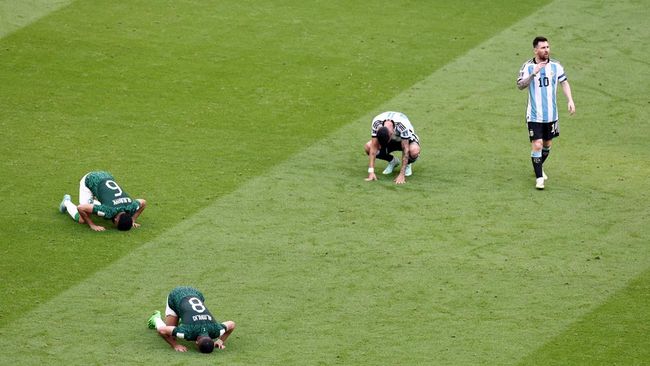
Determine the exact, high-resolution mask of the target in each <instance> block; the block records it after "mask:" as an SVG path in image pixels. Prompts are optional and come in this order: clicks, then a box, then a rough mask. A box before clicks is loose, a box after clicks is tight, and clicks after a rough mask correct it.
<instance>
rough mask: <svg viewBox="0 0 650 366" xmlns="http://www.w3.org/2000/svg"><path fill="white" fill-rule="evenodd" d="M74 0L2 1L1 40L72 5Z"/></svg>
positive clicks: (0, 12) (0, 4) (0, 7)
mask: <svg viewBox="0 0 650 366" xmlns="http://www.w3.org/2000/svg"><path fill="white" fill-rule="evenodd" d="M72 1H73V0H29V1H14V0H0V38H3V37H6V36H7V35H9V34H11V33H13V32H15V31H17V30H19V29H21V28H23V27H26V26H28V25H30V24H31V23H33V22H35V21H37V20H39V19H41V18H43V17H45V16H47V15H48V14H50V13H52V12H54V11H57V10H59V9H61V8H63V7H65V6H68V5H69V4H71V3H72Z"/></svg>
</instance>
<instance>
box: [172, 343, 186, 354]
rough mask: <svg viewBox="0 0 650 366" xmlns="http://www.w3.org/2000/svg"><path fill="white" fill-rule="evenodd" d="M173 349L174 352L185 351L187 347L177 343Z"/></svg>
mask: <svg viewBox="0 0 650 366" xmlns="http://www.w3.org/2000/svg"><path fill="white" fill-rule="evenodd" d="M174 351H176V352H187V347H185V346H183V345H182V344H177V345H175V346H174Z"/></svg>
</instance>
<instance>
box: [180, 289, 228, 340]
mask: <svg viewBox="0 0 650 366" xmlns="http://www.w3.org/2000/svg"><path fill="white" fill-rule="evenodd" d="M204 301H205V298H204V297H203V294H202V293H201V291H199V290H197V289H195V288H192V287H176V288H174V289H173V290H172V292H171V293H170V294H169V297H168V304H169V307H170V308H171V309H172V310H174V312H175V313H176V315H178V317H179V318H180V323H181V324H180V325H179V326H177V327H176V328H174V331H173V332H172V335H173V336H174V337H178V338H181V339H186V340H190V341H194V340H196V338H198V337H199V336H201V335H203V336H209V337H210V338H213V339H214V338H218V337H219V336H221V335H222V334H223V333H224V332H225V331H226V329H225V327H224V326H223V325H222V324H221V323H220V322H219V321H217V320H216V319H215V318H214V317H213V316H212V314H211V313H210V311H209V310H208V308H206V307H205V305H204V304H203V302H204Z"/></svg>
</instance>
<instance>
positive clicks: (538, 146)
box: [532, 140, 544, 151]
mask: <svg viewBox="0 0 650 366" xmlns="http://www.w3.org/2000/svg"><path fill="white" fill-rule="evenodd" d="M543 145H544V144H543V140H534V141H533V142H532V147H533V150H535V151H539V150H541V149H542V146H543Z"/></svg>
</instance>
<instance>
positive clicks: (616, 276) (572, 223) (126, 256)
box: [0, 1, 650, 365]
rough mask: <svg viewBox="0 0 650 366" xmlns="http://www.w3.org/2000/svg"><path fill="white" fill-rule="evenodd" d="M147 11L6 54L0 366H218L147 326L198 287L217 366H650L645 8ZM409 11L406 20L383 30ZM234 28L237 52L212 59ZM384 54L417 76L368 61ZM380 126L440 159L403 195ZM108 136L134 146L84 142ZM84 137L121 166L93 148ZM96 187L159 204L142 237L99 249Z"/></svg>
mask: <svg viewBox="0 0 650 366" xmlns="http://www.w3.org/2000/svg"><path fill="white" fill-rule="evenodd" d="M145 4H146V3H144V2H143V3H142V4H140V3H134V5H132V6H131V8H129V9H120V8H119V6H117V5H110V4H109V3H107V4H105V5H102V9H109V8H110V7H115V8H113V9H110V10H111V12H108V11H107V12H106V14H109V13H110V14H115V15H114V16H113V17H110V16H107V15H106V14H104V13H103V12H97V11H96V9H97V5H96V4H93V5H92V6H91V4H86V3H83V2H81V3H74V4H73V5H72V6H70V7H68V8H65V9H63V10H62V11H60V12H57V13H55V14H53V15H51V16H50V17H48V18H46V19H43V20H42V21H40V22H38V23H36V24H34V25H32V26H30V27H29V28H26V29H24V30H23V31H19V32H17V33H14V34H12V35H11V36H9V37H7V38H5V39H3V40H2V41H1V43H0V45H1V46H2V47H0V52H2V53H1V54H0V62H2V63H3V64H4V65H6V67H4V66H3V69H7V68H9V69H11V70H13V71H15V72H12V73H7V74H5V73H3V74H0V78H2V79H0V83H1V84H2V85H9V86H10V87H9V88H6V89H5V88H2V89H0V90H2V93H3V94H2V97H1V99H0V100H2V101H3V102H2V103H4V104H5V105H6V106H7V108H6V109H5V108H3V110H7V111H10V112H9V113H6V114H3V117H2V120H0V123H1V124H2V128H3V131H9V132H10V133H7V134H2V135H1V136H2V139H3V140H2V142H3V143H2V144H1V145H0V146H2V147H0V149H2V150H0V151H1V152H2V155H3V156H5V157H7V158H6V159H5V160H3V162H2V164H3V165H2V168H3V173H2V174H3V175H2V177H3V179H2V181H3V182H8V181H10V183H8V184H5V185H3V186H2V190H0V192H1V193H0V194H1V195H2V197H3V201H5V202H7V207H6V209H5V211H4V213H3V217H2V224H0V225H2V232H3V234H4V233H8V236H6V238H7V239H3V244H2V246H1V247H0V248H1V250H2V254H3V258H7V260H5V261H3V263H2V264H1V266H2V267H1V269H2V273H10V274H11V276H3V284H2V285H1V286H2V288H1V290H2V291H1V293H2V294H3V295H2V296H3V297H2V304H3V306H2V309H0V315H1V316H2V319H3V320H4V326H3V327H2V328H0V333H1V334H2V335H4V336H5V337H3V338H4V339H5V341H4V342H3V344H2V346H0V363H3V364H4V363H9V362H13V363H15V362H17V361H20V362H22V363H28V364H36V363H45V362H47V363H50V364H51V363H58V364H71V363H72V364H88V363H91V364H92V363H100V364H105V363H115V364H124V363H162V362H165V363H171V364H181V363H187V362H196V363H201V362H205V358H206V357H205V356H203V355H200V354H198V353H196V352H192V353H189V354H175V353H173V351H171V350H170V349H169V347H168V346H167V345H166V344H165V343H164V342H163V341H162V340H160V339H159V337H157V336H156V335H155V333H154V332H152V331H150V330H148V329H146V326H145V322H146V318H147V316H148V315H149V312H150V311H152V310H154V309H162V306H163V305H164V298H165V295H166V294H167V292H168V291H169V290H170V289H171V287H173V286H175V285H179V284H190V285H195V286H197V287H198V288H200V289H202V290H203V291H204V293H206V297H207V304H208V306H209V307H210V309H211V310H212V312H213V313H214V314H215V315H216V316H217V317H219V318H221V319H222V320H225V319H233V320H235V321H237V323H238V329H237V330H236V332H235V333H234V335H233V337H232V338H231V341H229V344H228V349H227V350H226V351H225V352H223V353H220V354H217V355H212V356H209V357H214V358H215V360H216V361H217V362H224V363H229V364H280V363H286V364H384V363H395V364H486V365H493V364H518V363H521V364H529V363H533V362H538V363H539V364H553V363H562V364H581V363H584V360H588V361H589V363H590V364H592V363H595V364H614V363H619V364H630V363H634V362H635V361H637V362H639V363H640V360H643V359H645V358H647V357H646V356H647V352H646V351H643V349H645V348H647V344H648V336H647V331H646V330H647V329H645V328H644V326H643V322H641V323H640V324H636V325H635V324H634V322H633V321H631V319H634V318H635V316H634V314H640V315H639V316H638V317H636V318H638V319H641V320H642V319H647V316H648V314H647V313H648V312H647V309H646V308H647V296H644V293H646V292H647V291H645V290H644V289H647V286H648V277H647V269H648V264H649V259H650V258H649V257H648V254H647V249H646V246H647V242H648V234H647V232H646V231H644V227H645V223H647V220H648V209H647V207H646V205H643V202H645V201H646V200H647V198H648V197H647V193H646V192H645V190H644V189H643V188H644V187H645V186H646V179H647V177H648V176H649V173H650V167H649V166H648V163H647V162H648V161H650V160H649V159H648V155H649V153H648V151H647V149H646V148H645V145H646V144H645V140H644V136H646V135H647V133H644V132H646V131H647V130H648V127H647V126H646V125H645V124H644V123H643V119H642V116H643V115H644V113H645V112H644V111H646V110H647V101H645V100H644V99H643V98H644V96H646V95H648V87H647V85H645V84H644V83H638V82H634V80H630V79H629V71H628V70H630V69H634V70H638V71H639V73H640V74H641V75H643V73H644V72H645V73H646V75H647V69H648V68H647V65H645V64H644V63H643V61H642V60H643V59H644V47H639V45H643V44H644V43H647V39H649V38H648V34H647V33H648V31H647V29H646V27H645V26H644V22H645V20H644V18H643V16H642V14H643V11H641V10H642V8H643V7H642V4H640V3H635V2H623V3H617V4H608V5H604V4H592V3H591V2H578V1H575V2H570V3H562V4H558V3H554V4H552V6H549V7H548V8H544V9H541V10H540V11H539V12H537V13H534V14H533V15H532V16H531V17H529V18H525V16H526V15H527V14H528V13H530V12H531V11H533V10H534V9H533V8H531V7H530V6H527V5H522V4H518V3H508V2H503V3H502V4H495V5H494V6H493V7H491V8H489V9H484V8H477V7H473V8H471V9H472V10H471V12H470V13H469V14H467V15H464V16H461V14H463V13H462V11H463V10H465V8H466V6H465V5H467V4H463V3H462V2H461V3H458V2H455V3H454V5H453V6H452V5H448V6H439V8H438V7H431V6H428V5H426V4H414V3H409V6H400V5H402V4H393V3H391V4H393V5H391V4H384V3H383V2H381V3H380V2H377V3H373V4H371V5H365V6H364V8H361V7H358V8H356V7H355V6H350V5H345V4H344V3H337V4H334V3H329V2H328V3H324V4H318V6H315V5H314V6H309V7H306V6H300V5H299V3H291V2H284V3H281V4H280V3H277V4H276V6H270V5H267V6H266V7H260V5H257V6H247V5H249V4H245V3H239V4H240V5H229V4H226V3H219V6H218V9H219V10H220V11H218V12H216V11H210V10H211V9H212V10H214V7H213V8H211V7H209V6H206V5H204V4H203V3H200V2H197V3H195V4H192V5H193V6H192V7H188V8H178V6H179V5H174V6H176V8H175V9H174V8H172V5H170V7H168V8H165V7H161V8H160V9H155V11H154V10H152V9H150V8H147V7H146V6H145ZM170 4H172V3H170ZM174 4H175V3H174ZM333 4H334V5H333ZM540 5H541V4H540ZM343 6H345V10H346V11H342V7H343ZM368 6H370V8H368ZM215 7H216V6H215ZM93 9H94V10H93ZM504 9H508V10H507V11H504ZM550 10H553V11H554V12H556V13H557V14H559V15H557V16H554V17H553V21H552V22H551V18H550V17H548V12H549V11H550ZM138 12H140V13H138ZM79 14H83V15H84V16H83V17H80V16H79ZM367 14H373V17H368V16H366V15H367ZM603 14H608V15H609V16H608V17H606V19H604V18H602V15H603ZM93 17H94V18H93ZM396 17H401V18H399V19H402V20H403V21H402V22H399V24H403V27H397V28H395V27H392V28H388V27H386V28H382V27H377V26H375V25H376V24H383V23H385V22H388V21H389V20H391V21H395V18H396ZM74 19H82V20H81V21H78V20H74ZM143 19H144V20H143ZM268 19H273V21H271V22H270V23H269V22H268V21H267V22H266V23H264V22H263V20H268ZM312 19H317V21H309V20H312ZM377 19H380V20H377ZM519 19H522V20H521V21H518V20H519ZM381 20H383V22H382V21H381ZM515 22H516V24H514V25H512V24H513V23H515ZM601 22H602V23H601ZM224 23H226V25H228V27H227V26H225V25H224ZM98 24H99V25H98ZM117 24H119V27H118V26H117ZM100 25H101V26H100ZM333 25H335V26H336V27H333ZM511 25H512V26H511ZM55 29H57V30H60V29H63V30H64V31H65V32H66V33H65V34H66V35H67V37H62V36H60V35H57V34H56V33H55V32H54V30H55ZM224 29H225V30H224ZM502 29H503V31H501V30H502ZM533 32H534V33H533ZM538 32H543V33H544V34H546V35H548V36H549V38H550V39H551V44H552V49H553V51H554V52H555V56H556V57H558V58H559V59H560V60H561V61H563V64H564V66H565V68H566V69H567V72H568V73H569V78H570V80H571V83H572V86H573V88H574V96H575V99H576V104H577V107H578V115H577V116H575V117H573V118H567V116H566V113H564V114H563V115H562V117H561V118H562V128H563V130H562V137H561V138H560V139H559V140H558V141H557V143H556V145H555V146H554V150H553V152H552V155H551V157H550V160H549V163H548V167H547V171H548V173H549V175H550V176H551V179H550V180H549V183H548V189H547V190H546V191H544V192H537V191H535V190H534V189H533V187H532V183H533V178H532V172H531V168H530V163H529V159H528V158H527V156H528V152H529V151H528V150H529V147H528V146H527V145H528V144H527V142H526V131H525V128H524V125H523V123H522V122H521V120H520V119H521V116H523V108H524V101H525V95H524V93H522V92H519V91H517V90H516V88H515V87H514V79H515V77H516V72H517V70H518V68H519V66H520V65H521V63H522V62H523V61H524V60H525V59H526V58H527V57H529V55H530V48H529V47H530V46H529V42H530V39H532V37H533V36H534V35H536V34H537V33H538ZM215 33H218V34H221V35H223V37H219V38H218V39H219V40H223V43H218V44H217V43H214V44H212V43H211V42H207V41H206V40H213V39H215V37H214V34H215ZM226 34H227V36H225V35H226ZM414 34H416V35H417V37H415V36H414ZM333 35H334V36H333ZM587 35H588V36H587ZM53 41H58V42H61V43H59V44H58V45H55V46H53V47H52V48H51V49H49V50H47V49H44V48H45V47H46V45H47V44H51V43H52V42H53ZM483 41H485V42H483ZM66 42H68V43H66ZM594 43H596V44H598V45H599V47H598V51H599V53H598V55H596V56H595V55H594ZM391 47H392V48H391ZM384 48H388V51H391V50H396V49H397V50H404V52H405V53H406V54H408V55H409V56H410V57H408V58H404V57H400V54H396V53H394V52H385V53H382V54H381V56H382V57H373V56H375V54H377V50H383V49H384ZM222 50H231V51H233V52H230V53H226V52H222ZM325 51H326V52H325ZM52 55H55V56H54V57H52ZM89 55H90V56H91V57H90V59H91V60H93V61H94V62H89V61H88V59H89ZM45 56H47V58H46V57H45ZM111 56H112V57H111ZM211 56H214V57H211ZM102 57H104V58H102ZM215 57H219V59H216V60H217V61H215ZM52 58H54V61H52ZM57 60H58V61H57ZM102 60H104V61H105V64H104V63H101V62H99V61H102ZM57 62H58V64H57ZM283 62H285V64H283ZM17 65H20V66H17ZM85 74H87V75H88V76H87V78H88V79H87V80H85V79H84V78H85V77H86V76H84V75H85ZM621 80H626V81H627V80H629V82H627V83H623V82H621ZM384 85H387V86H388V87H384ZM28 86H29V87H31V89H30V88H29V87H28ZM221 86H223V87H224V89H221ZM561 100H562V101H563V99H561ZM22 106H29V107H22ZM21 107H22V108H21ZM384 109H400V110H403V111H404V112H406V113H407V114H408V115H409V116H410V117H411V118H412V120H413V121H414V123H415V125H416V128H417V129H418V133H419V135H420V136H421V138H422V143H423V154H422V158H421V159H420V161H418V163H417V164H415V167H414V172H415V174H414V176H413V177H412V178H411V179H410V180H409V183H408V184H407V185H406V186H403V187H397V186H395V185H393V184H392V183H391V182H390V179H387V178H384V179H382V180H380V181H379V182H375V183H371V184H369V183H366V182H364V181H363V177H364V176H365V173H364V172H365V168H364V167H365V164H366V161H365V159H366V158H365V157H364V156H363V154H362V153H361V151H362V150H361V146H362V144H363V143H364V142H365V140H366V139H367V133H368V126H369V118H370V117H372V115H374V114H375V113H378V112H380V111H382V110H384ZM222 116H226V117H232V118H236V119H237V123H238V127H239V128H240V129H241V134H242V136H243V138H235V139H232V138H230V137H229V135H228V131H227V130H225V126H228V124H227V123H225V121H224V120H227V118H222ZM269 117H270V118H269ZM30 122H31V123H30ZM108 122H117V123H119V125H120V126H122V127H125V128H126V127H128V134H126V137H123V139H117V137H121V138H122V136H124V134H122V133H121V132H123V131H121V130H120V131H113V130H110V129H106V128H104V129H101V131H98V130H97V129H96V128H90V127H92V126H96V125H97V124H100V125H102V124H106V123H108ZM612 126H615V127H616V128H615V130H614V131H612V129H611V127H612ZM85 131H88V132H89V133H90V134H91V135H95V136H96V135H98V136H100V137H102V136H103V143H102V144H101V149H95V150H93V149H88V148H87V147H86V145H90V144H89V143H85V142H84V141H79V138H76V139H73V137H74V136H85V134H84V132H85ZM604 131H606V132H604ZM65 136H70V139H69V143H67V144H66V143H61V141H62V140H63V139H62V138H63V137H65ZM109 140H111V141H110V142H111V143H110V144H109V143H108V142H109ZM5 141H6V142H5ZM113 146H116V149H117V150H122V151H125V152H124V153H122V154H121V155H115V154H111V151H110V150H109V148H111V147H113ZM30 154H31V155H30ZM89 165H92V167H89ZM95 167H98V168H108V169H111V170H113V171H114V172H115V173H116V175H117V177H118V180H119V181H120V183H122V182H124V183H123V185H124V186H125V187H126V189H127V190H128V191H129V192H131V193H132V194H134V195H136V196H143V197H145V198H147V199H149V201H150V202H151V203H152V205H151V207H150V208H148V209H147V211H145V213H144V215H143V219H142V222H143V227H142V229H141V230H138V231H133V232H129V233H127V234H126V235H124V234H123V233H116V232H110V233H104V234H96V233H91V232H90V230H88V229H87V228H84V227H81V226H75V225H74V224H72V223H71V222H70V221H69V219H67V218H64V217H63V215H59V214H58V213H56V211H55V207H56V204H57V201H58V199H59V196H61V195H62V193H63V191H64V190H69V191H73V193H74V190H76V184H77V181H78V179H79V176H80V175H82V174H83V173H84V172H85V170H88V169H91V168H95ZM5 177H11V179H10V180H9V179H8V178H5ZM121 177H123V178H121ZM120 178H121V179H120ZM43 182H46V183H43ZM405 228H407V229H405ZM5 278H6V280H5ZM612 319H614V320H612ZM621 324H623V325H624V327H623V328H621ZM35 325H36V326H35ZM625 325H627V326H625ZM612 334H615V335H616V337H615V339H613V338H614V337H612ZM576 335H577V336H576ZM592 356H593V357H592ZM590 357H591V358H590ZM565 361H566V362H565Z"/></svg>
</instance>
